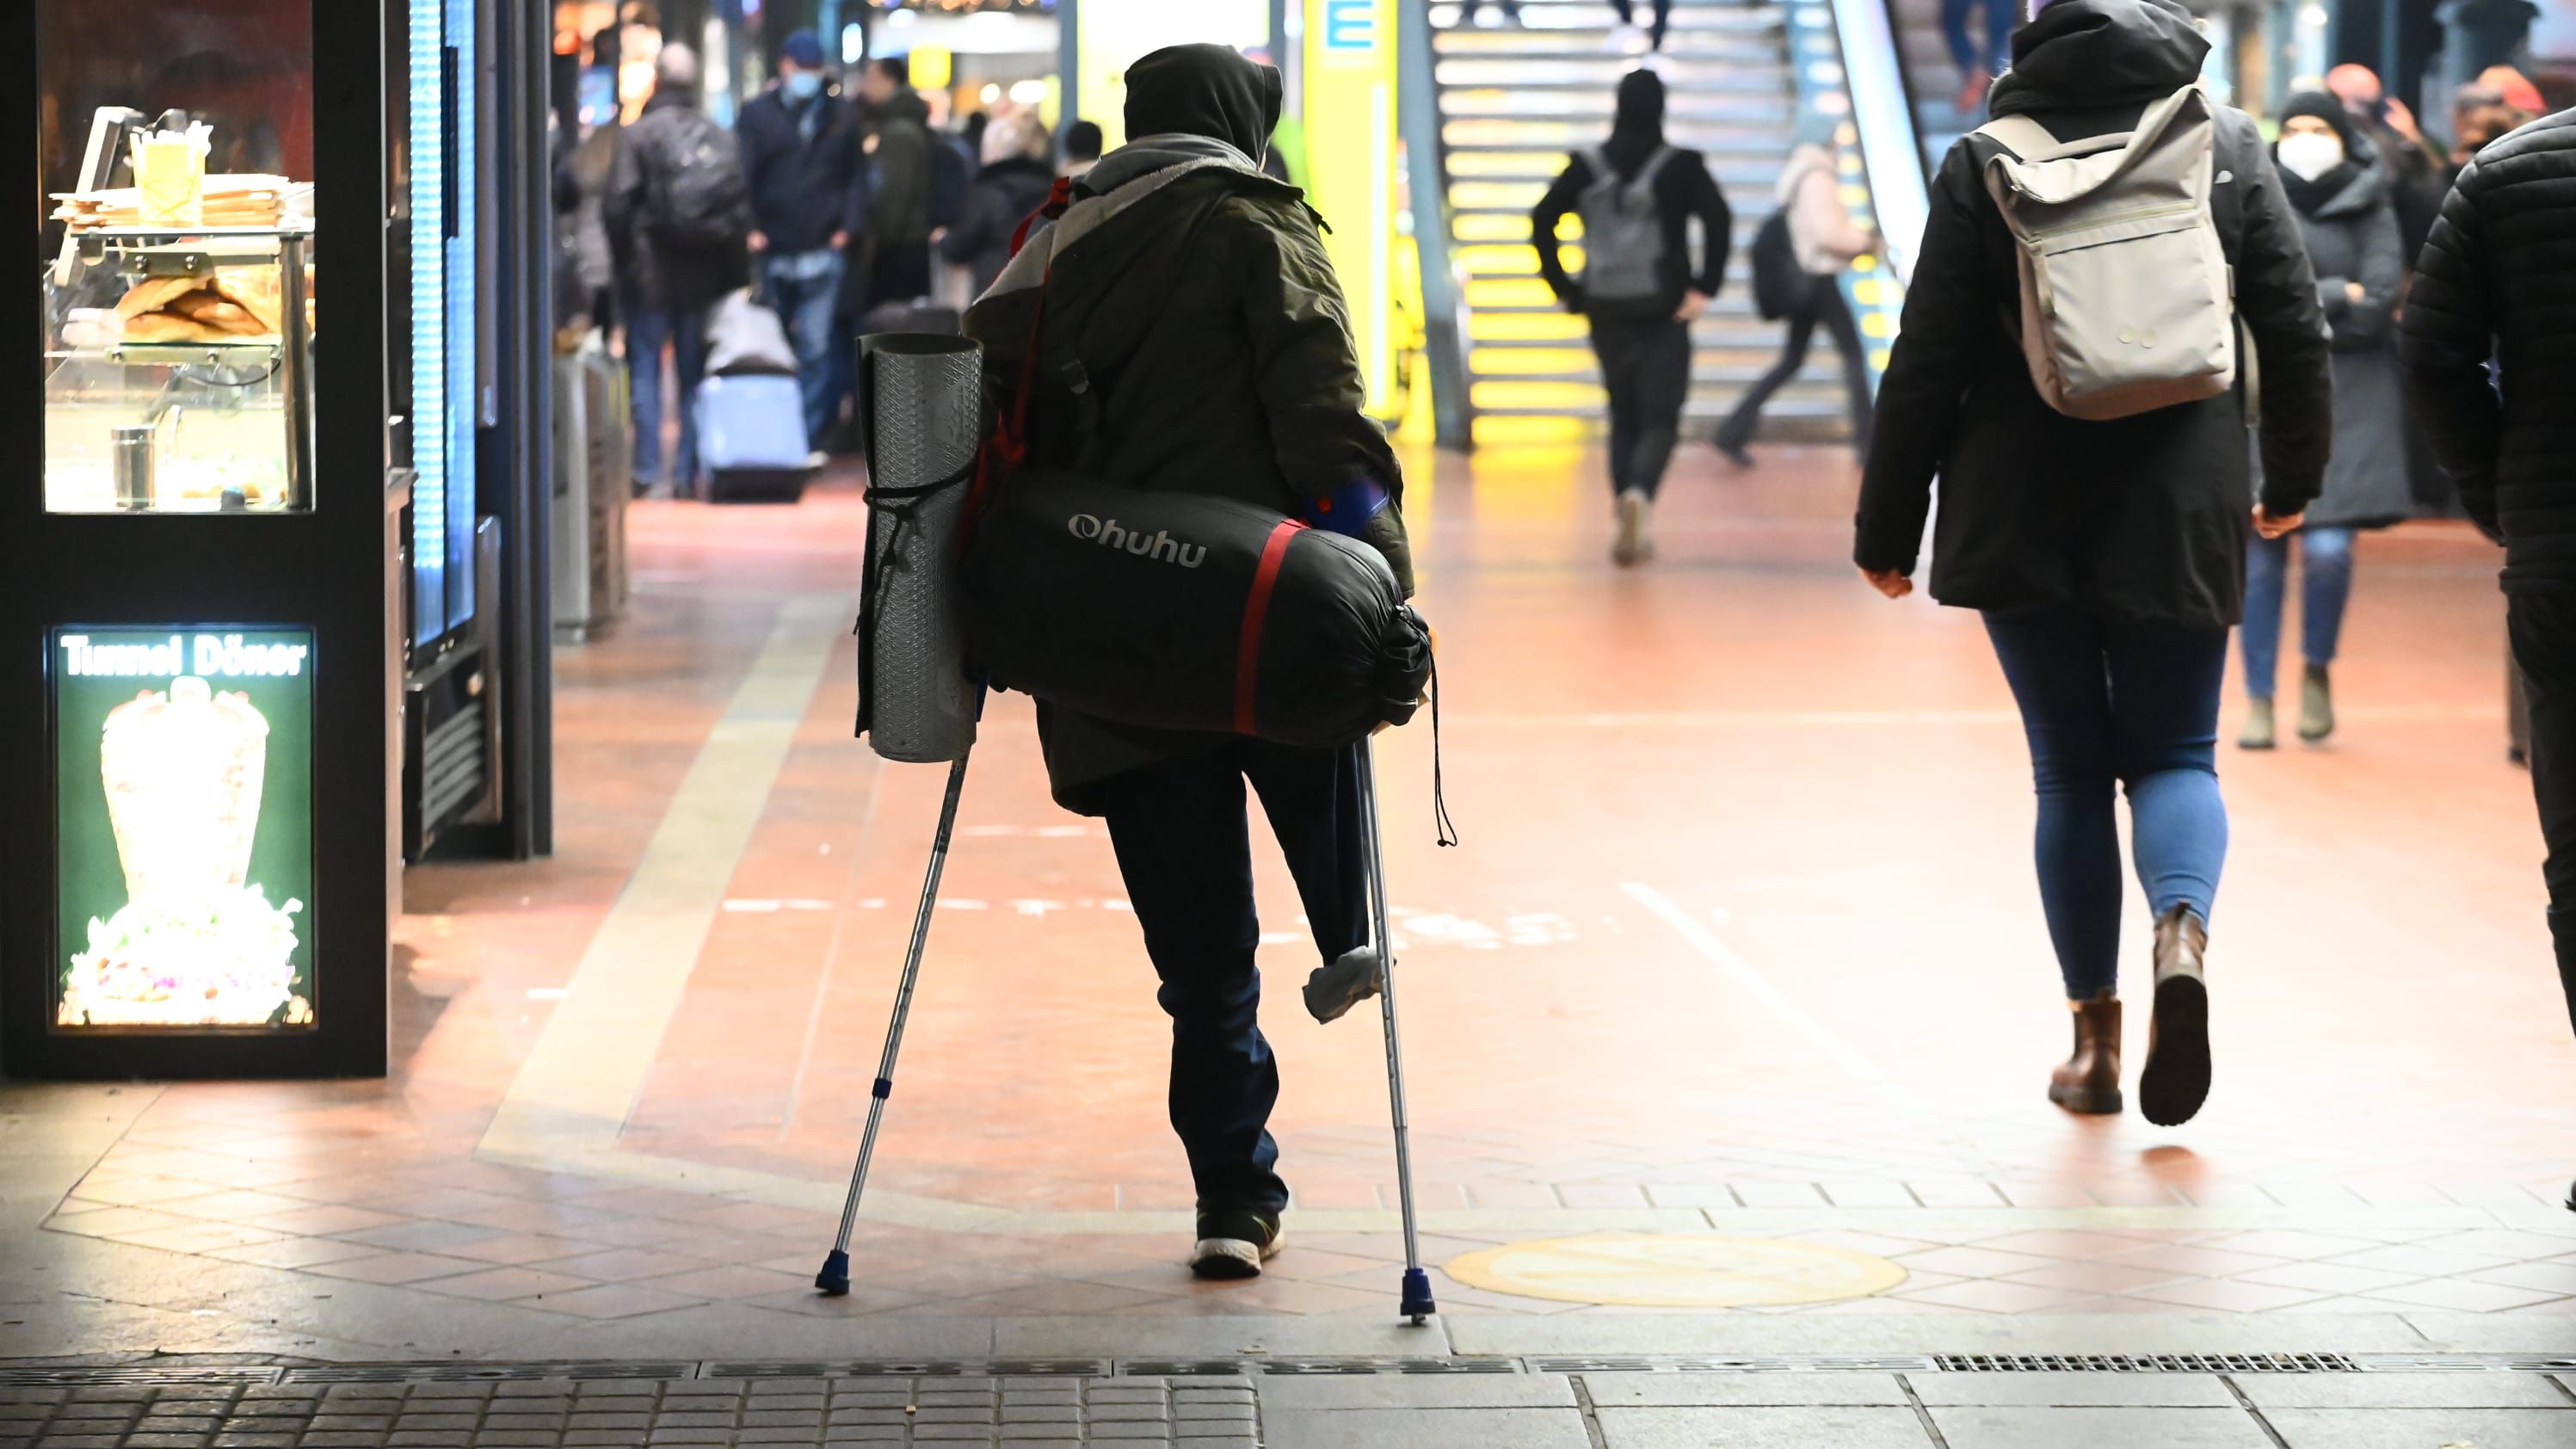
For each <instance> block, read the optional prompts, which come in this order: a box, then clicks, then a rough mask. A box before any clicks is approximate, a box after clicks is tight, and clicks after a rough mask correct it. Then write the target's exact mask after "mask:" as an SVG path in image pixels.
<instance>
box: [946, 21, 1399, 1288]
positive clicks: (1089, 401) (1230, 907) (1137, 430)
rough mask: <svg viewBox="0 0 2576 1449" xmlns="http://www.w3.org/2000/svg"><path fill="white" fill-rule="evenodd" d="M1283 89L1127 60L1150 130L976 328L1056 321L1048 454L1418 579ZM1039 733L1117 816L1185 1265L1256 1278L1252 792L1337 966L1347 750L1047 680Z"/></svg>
mask: <svg viewBox="0 0 2576 1449" xmlns="http://www.w3.org/2000/svg"><path fill="white" fill-rule="evenodd" d="M1281 90H1282V86H1281V80H1280V75H1279V72H1278V71H1277V70H1275V69H1273V68H1271V67H1269V66H1266V65H1259V64H1256V63H1254V62H1253V61H1250V60H1247V59H1245V58H1244V57H1243V56H1241V55H1239V54H1237V53H1235V52H1234V51H1233V50H1230V49H1228V48H1227V47H1225V46H1221V45H1181V46H1173V47H1170V48H1168V49H1164V50H1158V51H1155V52H1154V53H1153V54H1151V55H1148V56H1146V57H1145V58H1143V59H1142V60H1139V61H1137V62H1136V63H1135V64H1134V65H1131V66H1129V67H1128V68H1127V108H1126V119H1127V134H1128V135H1130V136H1132V137H1134V138H1135V139H1134V140H1131V141H1129V142H1128V143H1127V144H1126V145H1124V146H1121V147H1119V148H1118V149H1117V150H1115V151H1112V152H1110V153H1109V154H1108V155H1107V156H1104V157H1102V158H1101V161H1100V165H1099V166H1098V167H1097V168H1095V169H1094V170H1093V171H1092V173H1091V175H1090V177H1089V183H1088V185H1089V191H1090V192H1093V193H1096V194H1086V195H1085V196H1083V197H1081V198H1079V199H1076V200H1075V201H1074V202H1073V205H1072V208H1071V209H1070V210H1068V211H1066V212H1065V213H1064V215H1063V216H1062V217H1061V218H1060V219H1059V220H1057V221H1055V222H1053V223H1052V224H1049V225H1043V226H1041V227H1039V228H1037V229H1035V230H1034V231H1033V232H1032V233H1031V235H1030V237H1029V239H1028V243H1027V245H1026V246H1025V247H1024V248H1023V249H1022V250H1021V251H1020V253H1019V255H1018V256H1017V257H1015V258H1013V259H1012V262H1011V265H1010V267H1009V268H1008V269H1007V270H1005V271H1004V272H1003V274H1002V279H1001V281H1000V283H999V284H997V285H996V286H995V287H994V288H993V289H992V290H991V291H989V292H987V293H986V294H985V296H984V298H983V299H982V300H981V301H979V302H977V303H976V304H975V307H974V310H973V311H971V312H969V313H968V314H967V318H966V329H967V331H968V332H969V333H970V334H971V335H973V336H974V337H976V338H977V339H979V340H980V341H982V342H983V344H984V346H985V349H986V353H985V363H986V375H987V376H988V377H990V378H993V379H996V380H998V382H999V384H1000V385H1001V386H1002V387H1003V388H1005V389H1008V388H1013V387H1016V386H1017V380H1018V378H1019V377H1020V375H1021V373H1022V370H1023V369H1022V365H1021V364H1022V360H1023V357H1024V356H1025V354H1026V351H1027V348H1028V344H1029V338H1030V332H1031V329H1032V327H1036V328H1037V329H1038V335H1037V341H1038V345H1039V348H1040V351H1041V355H1042V356H1043V357H1044V358H1045V359H1046V365H1045V366H1044V367H1041V368H1037V369H1035V373H1034V386H1035V387H1036V389H1037V391H1036V392H1035V393H1034V395H1033V396H1032V397H1031V398H1030V399H1029V400H1028V401H1029V428H1030V432H1029V438H1028V445H1029V451H1030V455H1031V459H1032V462H1033V463H1034V464H1038V465H1046V466H1056V467H1067V466H1073V465H1074V464H1075V463H1076V462H1077V460H1079V461H1080V464H1081V466H1082V467H1084V468H1085V469H1086V470H1088V471H1090V472H1093V473H1095V474H1097V475H1098V476H1101V477H1104V478H1114V479H1117V480H1118V481H1119V482H1121V483H1123V484H1125V485H1127V486H1129V487H1133V488H1144V489H1174V490H1182V491H1186V492H1192V493H1200V494H1209V495H1214V496H1220V497H1226V498H1234V499H1240V500H1242V501H1243V502H1245V503H1249V504H1253V505H1255V506H1258V507H1261V508H1265V509H1270V510H1273V511H1275V512H1277V513H1280V514H1289V515H1297V514H1303V513H1305V512H1307V510H1308V508H1309V506H1310V505H1311V503H1312V502H1313V501H1314V500H1317V499H1333V500H1335V502H1336V506H1335V508H1334V509H1333V510H1332V514H1331V516H1332V517H1333V518H1335V519H1338V520H1343V521H1344V522H1343V523H1342V524H1338V525H1336V526H1337V528H1339V529H1340V531H1344V532H1350V533H1354V534H1356V536H1357V537H1358V539H1359V540H1360V542H1362V543H1364V544H1367V545H1369V546H1372V547H1374V548H1376V549H1377V550H1378V551H1379V553H1381V554H1382V555H1383V556H1384V557H1385V558H1386V561H1387V564H1388V566H1389V567H1390V568H1391V569H1393V570H1394V573H1395V577H1396V580H1397V583H1398V584H1399V586H1401V587H1402V588H1403V590H1404V591H1405V592H1406V593H1408V594H1409V593H1411V592H1412V577H1413V576H1412V567H1411V564H1410V561H1409V555H1408V553H1407V551H1406V546H1405V533H1404V518H1403V513H1402V511H1401V510H1402V499H1401V497H1400V496H1399V495H1400V493H1401V489H1402V479H1401V477H1400V476H1399V474H1398V470H1397V467H1396V461H1395V455H1394V454H1393V453H1392V452H1391V451H1389V449H1388V447H1387V441H1386V431H1385V429H1383V428H1381V427H1379V426H1378V425H1377V423H1376V422H1375V421H1374V420H1373V419H1371V418H1370V417H1369V415H1368V414H1367V413H1366V412H1365V411H1363V410H1362V408H1361V386H1360V366H1359V358H1358V357H1357V355H1356V354H1355V353H1354V352H1353V351H1352V348H1351V332H1350V313H1349V308H1348V307H1347V306H1346V305H1345V304H1344V302H1343V300H1342V291H1341V287H1340V285H1339V284H1338V283H1337V282H1336V281H1335V280H1334V277H1333V264H1332V261H1331V259H1330V258H1329V257H1328V256H1327V255H1326V254H1325V252H1324V245H1323V239H1322V237H1321V235H1320V234H1319V233H1318V231H1317V229H1316V223H1315V219H1314V217H1313V214H1312V213H1310V212H1309V211H1308V210H1307V209H1306V207H1305V204H1304V202H1303V201H1302V199H1301V198H1300V196H1299V194H1298V192H1297V190H1296V189H1295V188H1293V187H1289V186H1284V185H1281V184H1280V183H1278V182H1275V181H1272V180H1270V179H1269V178H1268V177H1265V176H1263V175H1262V174H1261V170H1260V164H1259V162H1260V157H1261V154H1262V152H1263V151H1265V150H1267V149H1268V147H1269V143H1270V133H1271V131H1272V129H1273V128H1274V127H1276V126H1277V125H1278V122H1279V108H1280V96H1281ZM1067 238H1071V240H1066V239H1067ZM1041 307H1043V316H1042V319H1041V312H1040V309H1041ZM1086 379H1087V381H1086ZM1000 402H1001V405H1003V406H1008V405H1010V404H1009V400H1008V399H1007V398H1005V399H1002V400H1000ZM1363 495H1374V500H1375V502H1376V504H1378V505H1380V506H1376V507H1371V506H1369V504H1368V501H1367V500H1366V499H1365V498H1364V496H1363ZM1361 520H1365V522H1362V521H1361ZM1038 734H1039V738H1040V740H1041V741H1042V742H1043V744H1044V746H1045V753H1046V767H1047V777H1048V781H1049V783H1050V784H1051V785H1052V786H1053V787H1054V791H1055V797H1056V799H1057V800H1058V801H1059V802H1060V803H1062V804H1063V805H1065V806H1066V807H1067V808H1069V809H1072V810H1075V811H1078V812H1080V813H1082V814H1086V815H1098V816H1101V817H1103V818H1104V819H1105V820H1106V822H1107V825H1108V830H1109V842H1110V844H1111V846H1112V847H1114V848H1115V850H1116V852H1117V856H1118V871H1119V874H1120V876H1121V877H1123V878H1124V880H1125V882H1126V891H1127V897H1128V899H1129V900H1130V901H1131V902H1133V904H1134V908H1135V913H1136V924H1137V925H1138V926H1139V927H1140V928H1141V929H1142V930H1143V932H1144V938H1145V954H1146V955H1147V956H1148V957H1150V958H1151V959H1152V960H1153V963H1154V970H1155V973H1156V974H1157V975H1158V976H1160V977H1161V978H1162V990H1161V992H1160V993H1159V995H1158V997H1157V999H1158V1000H1159V1001H1160V1002H1161V1003H1162V1007H1163V1010H1164V1011H1165V1012H1166V1013H1168V1014H1169V1015H1170V1016H1171V1018H1172V1059H1171V1090H1170V1097H1169V1102H1170V1112H1171V1121H1172V1129H1173V1131H1174V1132H1175V1133H1177V1134H1178V1135H1179V1137H1180V1139H1181V1145H1182V1146H1183V1148H1184V1149H1186V1151H1187V1153H1188V1155H1189V1164H1190V1176H1191V1179H1192V1181H1193V1182H1194V1183H1195V1184H1196V1186H1197V1189H1198V1231H1197V1234H1196V1237H1195V1238H1194V1240H1193V1243H1192V1246H1191V1249H1190V1258H1189V1261H1190V1266H1191V1269H1192V1271H1194V1272H1195V1273H1197V1274H1198V1275H1199V1276H1200V1277H1203V1278H1249V1277H1252V1276H1254V1275H1256V1274H1258V1273H1260V1272H1261V1268H1262V1264H1263V1263H1264V1262H1266V1261H1268V1260H1269V1258H1270V1257H1271V1255H1272V1254H1274V1253H1276V1252H1277V1251H1278V1250H1279V1243H1280V1238H1279V1226H1280V1224H1279V1215H1280V1210H1281V1209H1282V1208H1284V1207H1285V1206H1286V1205H1287V1202H1288V1186H1287V1184H1286V1183H1285V1182H1284V1181H1282V1180H1281V1178H1280V1176H1279V1171H1278V1159H1279V1147H1278V1144H1277V1143H1276V1142H1274V1141H1273V1140H1272V1139H1271V1136H1270V1132H1269V1128H1268V1123H1269V1120H1270V1113H1271V1108H1272V1107H1273V1106H1274V1105H1275V1104H1276V1102H1277V1100H1278V1096H1279V1064H1278V1062H1277V1060H1276V1059H1275V1058H1274V1057H1273V1056H1272V1055H1271V1051H1270V1044H1269V1042H1268V1041H1267V1040H1265V1039H1264V1038H1263V1036H1262V1034H1261V1023H1260V1003H1261V976H1260V972H1259V971H1258V970H1257V969H1256V967H1255V965H1254V960H1253V956H1254V950H1255V948H1256V946H1257V945H1258V943H1259V940H1260V934H1261V933H1260V928H1259V923H1258V921H1257V920H1256V919H1255V917H1254V911H1253V892H1252V855H1251V845H1250V840H1249V836H1248V834H1247V828H1248V827H1247V822H1246V819H1245V791H1244V787H1245V784H1246V782H1247V781H1248V782H1249V783H1250V785H1251V788H1252V792H1253V793H1254V794H1257V795H1259V796H1260V799H1261V807H1262V809H1263V811H1264V812H1265V813H1266V814H1267V815H1268V816H1269V818H1270V825H1271V832H1272V834H1274V835H1276V836H1277V837H1278V840H1279V845H1280V848H1281V850H1282V852H1283V853H1284V854H1285V856H1286V858H1287V862H1288V870H1289V874H1291V875H1292V876H1294V877H1295V878H1296V882H1297V889H1298V896H1299V899H1300V900H1301V901H1302V902H1303V903H1304V906H1305V910H1306V914H1307V915H1308V916H1309V917H1310V918H1311V923H1312V930H1313V935H1314V938H1315V945H1316V947H1317V948H1318V949H1319V950H1320V951H1321V953H1322V957H1323V959H1324V960H1325V961H1327V962H1329V961H1332V960H1334V959H1336V958H1337V957H1339V956H1340V955H1341V954H1342V953H1343V952H1345V951H1348V950H1350V949H1352V948H1353V947H1355V946H1357V945H1358V944H1359V942H1360V940H1361V939H1362V937H1363V935H1364V934H1365V930H1366V927H1365V925H1364V923H1363V921H1362V915H1363V911H1364V895H1363V892H1364V889H1365V887H1364V883H1363V881H1362V879H1361V871H1360V864H1361V856H1360V853H1359V850H1360V847H1359V839H1360V837H1359V817H1358V813H1357V812H1358V806H1359V796H1358V784H1357V779H1356V777H1355V775H1354V773H1353V764H1352V759H1353V757H1352V754H1351V752H1350V751H1349V750H1341V749H1307V748H1299V747H1296V746H1290V745H1280V744H1273V743H1268V742H1265V741H1260V740H1254V739H1249V738H1240V737H1214V736H1203V735H1184V734H1174V733H1170V732H1168V731H1155V730H1140V729H1132V728H1128V727H1124V726H1120V725H1114V724H1111V723H1108V722H1106V721H1103V720H1097V719H1092V718H1089V717H1086V716H1083V715H1079V714H1076V713H1074V712H1073V711H1070V710H1066V709H1061V708H1058V707H1055V706H1052V705H1050V704H1048V703H1046V702H1044V701H1040V702H1039V704H1038Z"/></svg>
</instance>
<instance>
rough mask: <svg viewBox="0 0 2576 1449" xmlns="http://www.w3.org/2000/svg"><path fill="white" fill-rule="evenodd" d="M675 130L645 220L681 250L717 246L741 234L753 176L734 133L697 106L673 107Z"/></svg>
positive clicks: (655, 233) (666, 242)
mask: <svg viewBox="0 0 2576 1449" xmlns="http://www.w3.org/2000/svg"><path fill="white" fill-rule="evenodd" d="M665 114H667V115H670V116H671V117H672V124H673V133H672V137H671V142H670V144H669V145H668V146H666V147H664V148H663V151H662V154H661V156H660V157H658V158H656V159H657V163H658V164H656V165H655V167H654V169H653V174H652V177H651V180H650V183H649V186H648V189H647V193H646V196H645V203H644V224H645V227H646V229H647V230H649V231H650V232H651V233H652V236H653V240H654V241H656V242H658V243H660V244H661V245H663V246H665V247H669V248H672V249H673V250H676V251H718V250H721V249H723V248H725V247H729V246H732V245H734V244H735V243H737V242H739V241H741V240H742V236H743V218H745V217H746V216H748V215H749V214H750V211H751V181H750V178H748V177H746V176H745V175H743V170H742V150H741V148H740V147H739V146H738V145H736V144H735V142H734V138H733V135H732V133H730V132H728V131H726V130H725V128H724V127H722V126H719V125H717V124H716V123H715V122H714V121H712V120H710V119H708V118H707V117H706V116H704V115H702V114H700V113H698V112H696V111H676V110H675V111H670V112H665Z"/></svg>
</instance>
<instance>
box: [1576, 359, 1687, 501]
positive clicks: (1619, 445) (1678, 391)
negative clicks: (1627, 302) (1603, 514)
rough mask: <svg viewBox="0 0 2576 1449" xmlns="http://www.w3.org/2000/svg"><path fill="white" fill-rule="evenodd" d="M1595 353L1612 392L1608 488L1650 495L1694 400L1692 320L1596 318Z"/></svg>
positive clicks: (1604, 383)
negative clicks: (1686, 407)
mask: <svg viewBox="0 0 2576 1449" xmlns="http://www.w3.org/2000/svg"><path fill="white" fill-rule="evenodd" d="M1592 355H1593V356H1594V357H1597V358H1599V359H1600V360H1601V385H1602V386H1603V387H1604V388H1606V389H1608V390H1609V393H1610V488H1611V491H1612V492H1614V493H1618V492H1625V491H1627V490H1628V489H1631V488H1636V489H1641V490H1643V491H1644V492H1645V494H1646V496H1647V497H1649V498H1651V497H1653V496H1654V495H1655V490H1656V489H1658V488H1661V487H1662V486H1663V483H1664V469H1665V467H1666V466H1667V465H1669V464H1670V463H1671V462H1672V460H1673V444H1675V443H1677V442H1679V441H1680V440H1681V429H1682V404H1683V403H1685V402H1688V401H1689V400H1690V370H1691V340H1690V324H1689V323H1687V322H1682V321H1678V320H1676V319H1674V318H1671V317H1655V316H1646V317H1621V316H1618V315H1616V314H1612V315H1608V316H1596V317H1594V318H1593V319H1592Z"/></svg>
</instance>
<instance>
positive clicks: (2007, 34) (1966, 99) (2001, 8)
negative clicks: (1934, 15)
mask: <svg viewBox="0 0 2576 1449" xmlns="http://www.w3.org/2000/svg"><path fill="white" fill-rule="evenodd" d="M1971 14H1976V15H1978V17H1979V19H1981V20H1982V21H1983V22H1984V23H1983V24H1982V25H1980V26H1979V27H1978V28H1977V29H1976V30H1974V31H1971V30H1970V29H1969V28H1968V17H1969V15H1971ZM2020 21H2021V6H2020V4H2019V0H1941V39H1942V41H1943V42H1944V43H1945V44H1947V45H1948V46H1949V47H1950V64H1951V65H1952V66H1953V67H1955V68H1956V69H1957V70H1958V72H1959V95H1958V105H1959V109H1960V111H1961V112H1963V113H1965V114H1969V115H1974V114H1975V113H1976V111H1977V108H1978V107H1980V106H1983V105H1984V104H1985V103H1986V92H1987V91H1988V90H1989V89H1991V88H1992V87H1993V86H1994V83H1995V77H1996V76H1998V75H2001V74H2002V73H2003V70H2004V67H2005V66H2007V65H2009V64H2011V63H2012V62H2011V57H2012V33H2013V27H2014V26H2015V25H2017V24H2019V23H2020Z"/></svg>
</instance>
